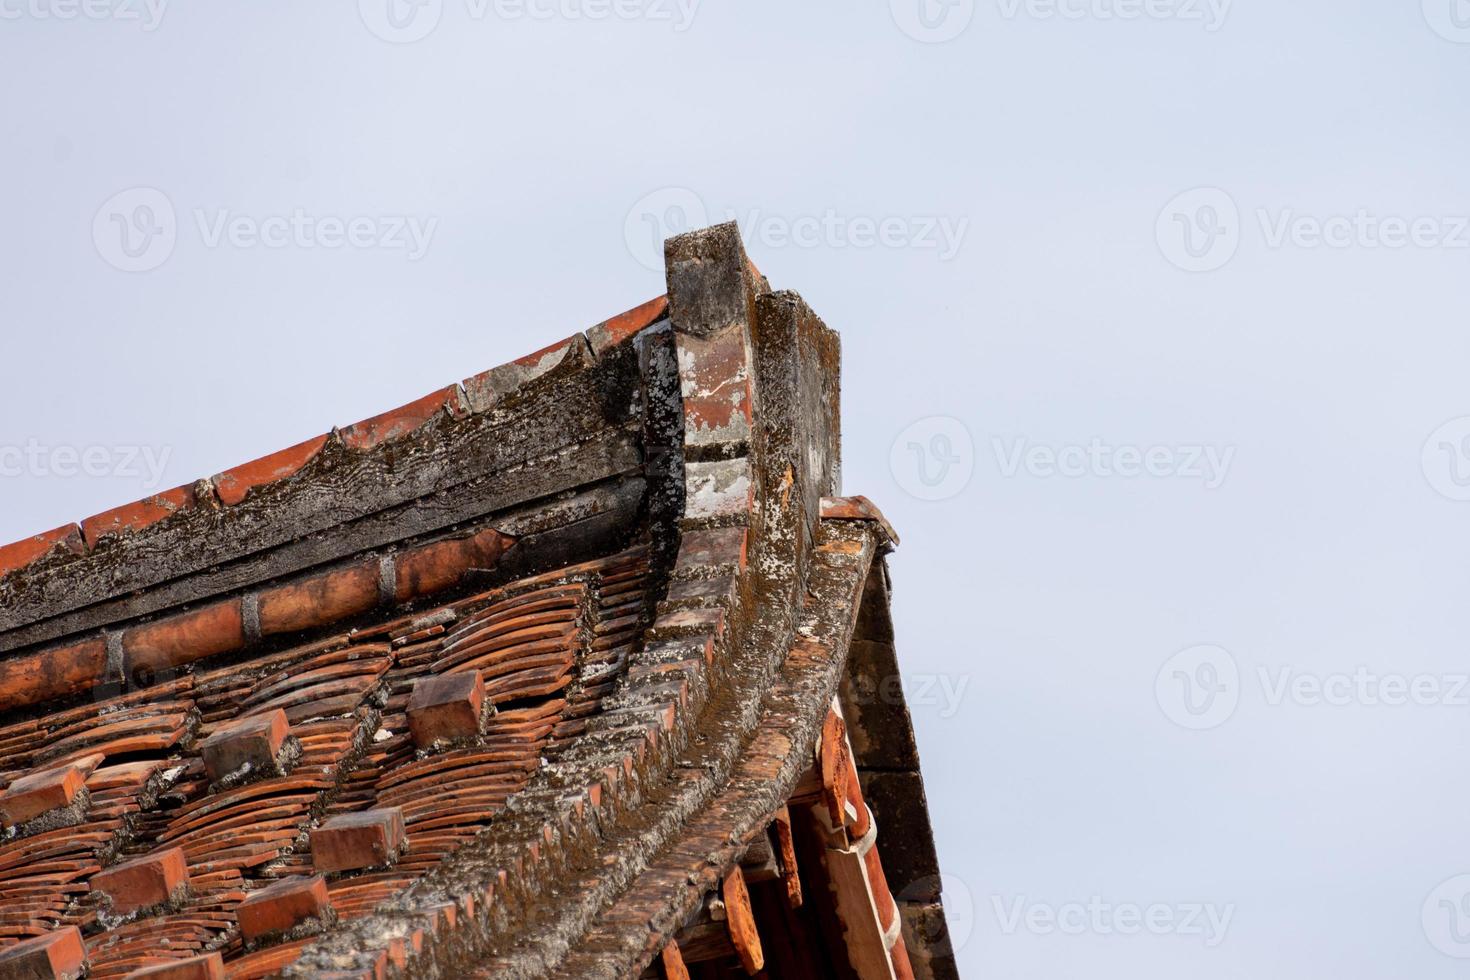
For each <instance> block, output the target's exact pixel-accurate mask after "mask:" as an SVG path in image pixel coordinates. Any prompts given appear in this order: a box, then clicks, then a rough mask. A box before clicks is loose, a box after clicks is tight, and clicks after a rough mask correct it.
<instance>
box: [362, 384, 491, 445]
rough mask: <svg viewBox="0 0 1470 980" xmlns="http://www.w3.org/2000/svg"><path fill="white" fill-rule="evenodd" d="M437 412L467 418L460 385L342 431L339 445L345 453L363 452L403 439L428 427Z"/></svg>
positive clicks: (452, 386) (443, 389)
mask: <svg viewBox="0 0 1470 980" xmlns="http://www.w3.org/2000/svg"><path fill="white" fill-rule="evenodd" d="M440 412H447V413H448V414H450V415H452V416H454V417H455V418H462V417H464V415H465V414H467V412H468V407H467V406H466V405H465V402H464V393H463V392H461V391H460V388H459V385H450V386H449V387H448V388H441V389H440V390H439V391H435V392H432V393H430V394H427V395H425V396H424V397H422V398H420V399H417V400H416V401H411V402H409V403H408V404H407V405H400V406H399V407H398V408H395V409H393V410H392V411H389V412H384V413H383V414H382V415H375V416H373V417H372V418H370V419H364V420H363V421H361V422H355V423H353V424H352V425H349V426H347V427H346V428H345V429H343V430H342V442H343V444H344V445H346V446H347V448H348V449H351V450H353V451H355V452H365V451H366V450H369V449H374V448H376V447H378V446H381V445H382V444H383V443H385V442H393V441H394V440H397V439H402V438H403V437H404V436H406V435H408V434H409V433H411V432H414V431H416V430H418V429H420V428H422V427H423V426H424V425H426V424H428V423H429V422H430V421H431V420H433V419H434V418H435V417H436V416H438V415H439V413H440Z"/></svg>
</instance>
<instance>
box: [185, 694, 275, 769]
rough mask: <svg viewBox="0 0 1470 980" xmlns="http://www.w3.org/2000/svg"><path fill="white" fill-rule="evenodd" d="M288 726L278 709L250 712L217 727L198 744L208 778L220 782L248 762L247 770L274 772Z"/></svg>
mask: <svg viewBox="0 0 1470 980" xmlns="http://www.w3.org/2000/svg"><path fill="white" fill-rule="evenodd" d="M289 732H290V725H289V723H288V722H287V720H286V712H285V711H283V710H281V709H280V708H277V709H275V710H274V711H268V712H266V713H264V714H259V715H251V716H250V717H248V718H242V719H240V720H239V721H236V722H233V723H231V724H229V725H226V726H225V727H224V728H221V729H219V730H218V731H216V732H215V733H214V734H213V735H211V736H209V738H207V739H205V740H204V744H203V745H202V746H200V752H201V754H202V755H203V756H204V768H205V769H206V770H207V771H208V772H209V778H210V779H211V780H213V781H214V782H219V781H220V780H221V779H223V778H224V777H226V776H228V775H230V774H231V773H233V772H236V771H238V770H240V769H241V768H242V767H244V766H246V765H248V766H249V767H250V772H251V773H252V774H253V773H260V772H271V771H274V769H275V766H276V760H277V758H278V757H279V755H280V752H281V746H282V745H283V744H285V741H286V735H287V734H288V733H289Z"/></svg>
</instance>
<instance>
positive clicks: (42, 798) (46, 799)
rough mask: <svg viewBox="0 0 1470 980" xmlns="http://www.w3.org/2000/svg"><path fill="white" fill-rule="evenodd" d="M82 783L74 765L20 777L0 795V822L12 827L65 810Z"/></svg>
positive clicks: (83, 776) (84, 778)
mask: <svg viewBox="0 0 1470 980" xmlns="http://www.w3.org/2000/svg"><path fill="white" fill-rule="evenodd" d="M86 782H87V775H86V773H85V772H84V771H83V770H82V768H81V767H79V766H77V765H75V764H68V765H64V766H58V767H56V768H55V769H46V770H43V771H42V772H34V773H31V774H29V775H26V776H22V777H20V778H19V779H17V780H16V781H15V782H13V783H11V784H10V786H9V787H8V788H7V789H6V790H5V792H4V793H3V794H0V819H3V820H4V822H5V824H6V826H9V827H15V826H18V825H20V824H23V823H26V822H28V821H31V820H34V819H36V818H37V817H40V816H44V815H45V814H47V813H50V812H51V811H53V810H60V809H62V808H64V807H69V806H71V805H72V803H73V802H75V800H76V798H77V794H78V793H79V792H81V789H82V787H83V786H84V785H85V784H86Z"/></svg>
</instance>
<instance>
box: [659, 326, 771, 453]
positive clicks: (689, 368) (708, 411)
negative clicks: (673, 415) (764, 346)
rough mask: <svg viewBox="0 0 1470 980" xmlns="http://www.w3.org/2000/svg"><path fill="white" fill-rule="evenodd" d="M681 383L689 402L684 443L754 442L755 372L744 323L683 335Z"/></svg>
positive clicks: (685, 407) (678, 342)
mask: <svg viewBox="0 0 1470 980" xmlns="http://www.w3.org/2000/svg"><path fill="white" fill-rule="evenodd" d="M676 343H677V346H678V352H679V384H680V388H681V389H682V392H683V402H684V441H685V443H686V444H687V445H690V446H722V445H740V444H744V443H747V442H749V440H750V432H751V420H752V416H753V413H754V408H755V405H754V401H755V388H754V376H755V371H754V369H753V367H752V363H753V358H752V355H751V349H750V339H749V332H748V331H747V330H746V327H745V325H744V324H743V323H741V324H737V325H735V326H732V327H729V328H727V329H726V330H724V331H723V332H722V333H719V334H716V335H714V336H712V337H694V336H690V335H688V334H679V335H678V337H677V341H676Z"/></svg>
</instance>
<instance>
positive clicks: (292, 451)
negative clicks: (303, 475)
mask: <svg viewBox="0 0 1470 980" xmlns="http://www.w3.org/2000/svg"><path fill="white" fill-rule="evenodd" d="M326 444H327V436H325V435H320V436H317V437H316V438H314V439H308V440H306V441H305V442H300V443H297V444H296V445H294V446H292V447H290V448H289V449H282V450H281V451H280V452H275V453H271V454H270V455H269V456H262V457H260V459H257V460H252V461H251V462H249V463H242V464H241V465H239V466H236V467H235V468H234V469H229V470H225V471H224V472H223V473H220V474H218V475H216V476H215V478H214V481H213V482H214V490H215V493H216V494H218V496H219V499H220V503H223V504H226V505H228V506H231V507H233V506H235V505H236V504H240V503H244V501H245V498H246V496H248V495H249V493H250V491H252V490H254V489H256V488H257V487H265V486H269V485H270V484H272V483H277V482H279V481H281V480H284V479H286V478H287V477H289V476H294V475H295V474H296V473H299V472H300V471H301V470H302V469H303V468H304V467H305V466H306V464H307V463H310V462H311V461H312V460H313V459H315V458H316V456H317V454H318V453H320V452H321V451H322V448H323V447H325V446H326Z"/></svg>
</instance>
